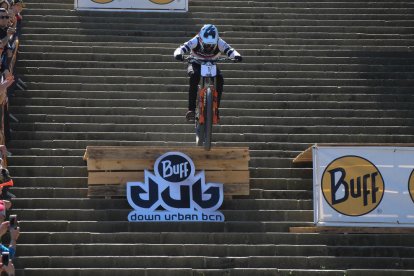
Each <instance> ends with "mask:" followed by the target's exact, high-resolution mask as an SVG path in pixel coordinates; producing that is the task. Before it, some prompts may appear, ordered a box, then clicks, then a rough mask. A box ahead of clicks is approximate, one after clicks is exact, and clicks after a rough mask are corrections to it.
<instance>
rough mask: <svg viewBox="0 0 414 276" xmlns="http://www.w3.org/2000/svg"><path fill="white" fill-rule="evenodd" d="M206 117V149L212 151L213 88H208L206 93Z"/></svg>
mask: <svg viewBox="0 0 414 276" xmlns="http://www.w3.org/2000/svg"><path fill="white" fill-rule="evenodd" d="M204 116H205V117H204V118H205V122H204V149H205V150H210V149H211V140H212V137H213V91H212V90H211V87H208V88H207V91H206V102H205V109H204Z"/></svg>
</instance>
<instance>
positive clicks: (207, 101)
mask: <svg viewBox="0 0 414 276" xmlns="http://www.w3.org/2000/svg"><path fill="white" fill-rule="evenodd" d="M186 60H187V61H188V62H195V63H198V64H200V65H201V82H200V85H199V88H198V93H197V109H196V119H195V133H196V144H197V146H204V149H205V150H207V151H208V150H210V149H211V141H212V136H213V125H214V124H217V123H218V92H217V90H216V85H215V84H216V76H217V66H216V64H217V63H218V62H221V61H231V60H232V59H230V58H226V57H219V58H215V59H202V58H196V57H193V56H190V57H187V58H186Z"/></svg>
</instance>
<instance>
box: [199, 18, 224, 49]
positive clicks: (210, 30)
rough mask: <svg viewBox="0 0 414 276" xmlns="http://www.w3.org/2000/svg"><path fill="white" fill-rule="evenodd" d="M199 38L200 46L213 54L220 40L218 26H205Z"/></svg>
mask: <svg viewBox="0 0 414 276" xmlns="http://www.w3.org/2000/svg"><path fill="white" fill-rule="evenodd" d="M198 36H199V40H200V45H201V47H202V49H203V50H204V51H206V52H211V51H213V50H214V49H216V47H217V42H218V40H219V33H218V30H217V27H216V26H214V25H212V24H207V25H204V26H203V27H202V28H201V30H200V33H199V35H198Z"/></svg>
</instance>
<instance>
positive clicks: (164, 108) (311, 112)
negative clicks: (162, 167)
mask: <svg viewBox="0 0 414 276" xmlns="http://www.w3.org/2000/svg"><path fill="white" fill-rule="evenodd" d="M204 23H213V24H216V25H217V26H218V28H219V31H220V33H221V36H222V37H223V38H224V39H225V40H226V41H227V42H228V43H230V44H231V45H232V46H233V47H235V48H236V49H237V50H238V51H239V52H240V53H241V54H242V55H243V56H244V62H243V63H240V64H223V65H221V69H222V71H223V73H224V77H225V92H224V95H223V101H222V109H221V113H220V114H221V116H222V121H221V125H220V126H217V127H215V128H214V131H215V134H214V141H215V143H214V146H248V147H250V155H251V161H250V165H249V167H250V174H251V194H250V196H245V197H236V198H234V199H233V200H225V202H224V204H223V208H222V209H223V213H224V214H225V216H226V219H227V222H225V223H216V224H214V223H168V224H166V223H140V224H138V223H128V222H127V221H126V217H127V214H128V212H129V210H130V209H131V208H130V207H129V205H128V203H127V202H126V200H125V199H89V198H87V178H86V177H87V170H86V164H85V162H84V161H83V160H82V156H83V154H84V152H85V148H86V146H88V145H141V146H149V145H162V146H165V145H171V146H177V145H178V146H179V145H182V146H189V145H193V143H194V142H193V141H194V134H193V127H192V125H189V124H186V123H185V120H184V114H185V111H186V106H187V93H186V91H187V78H186V73H185V69H184V68H185V66H184V64H180V63H178V62H175V61H174V60H173V57H172V53H173V51H174V49H175V48H176V47H178V45H179V44H180V43H183V42H184V41H186V40H187V39H189V38H191V37H192V36H193V35H194V34H195V33H196V32H197V31H198V30H199V28H200V27H201V26H202V25H203V24H204ZM413 26H414V2H411V1H408V0H403V1H385V0H375V1H370V2H365V1H356V0H348V1H343V0H338V1H331V0H318V1H314V0H312V1H301V0H295V1H293V0H292V1H283V2H282V1H270V0H260V1H242V0H232V1H218V0H210V1H201V0H190V12H189V13H174V14H169V13H139V14H136V13H118V12H77V11H74V10H73V1H71V0H45V1H35V0H27V9H26V10H25V11H24V26H23V35H22V37H21V40H22V46H21V50H20V55H19V61H18V63H17V66H18V68H17V72H18V74H19V75H20V76H21V77H22V78H23V80H24V81H25V82H26V83H27V85H28V89H27V91H16V92H15V95H14V96H13V97H12V98H11V99H10V102H11V107H10V110H11V113H12V114H13V115H14V116H15V117H16V118H18V120H19V122H18V123H17V122H14V123H12V130H13V132H12V138H13V140H12V141H11V142H10V144H9V145H8V149H9V151H11V152H12V153H13V156H11V157H10V158H9V164H10V166H9V169H10V172H11V175H12V176H13V177H14V179H15V187H14V188H13V189H12V192H13V193H15V194H16V195H17V199H15V200H14V210H13V213H16V214H17V215H18V217H19V218H20V221H21V228H22V229H23V234H22V235H21V239H20V243H19V247H18V257H17V259H16V261H15V265H16V267H17V268H18V273H17V275H22V276H39V275H44V276H49V275H60V276H86V275H103V276H105V275H120V276H124V275H125V276H126V275H134V276H135V275H138V276H139V275H145V276H154V275H165V276H171V275H174V276H187V275H188V276H190V275H191V276H195V275H197V276H198V275H199V276H201V275H205V276H210V275H213V276H214V275H231V276H244V275H246V276H255V275H327V276H328V275H329V276H331V275H333V276H336V275H338V276H339V275H340V276H343V275H351V276H352V275H354V276H355V275H380V276H381V275H414V257H413V256H414V248H413V247H412V244H413V243H412V242H414V235H412V234H297V233H289V227H291V226H311V225H312V221H313V211H312V209H313V206H312V179H311V177H312V172H311V169H310V167H308V166H306V167H297V166H296V167H295V166H293V165H292V159H293V158H294V157H295V156H296V155H297V154H299V153H300V152H301V151H303V150H304V149H306V148H307V147H308V146H309V145H311V144H313V143H321V142H324V143H326V142H327V143H337V142H339V143H413V142H414V111H413V110H414V109H413V107H414V97H413V95H412V91H413V88H414V65H413V64H414V49H413V47H414V32H413V30H414V27H413Z"/></svg>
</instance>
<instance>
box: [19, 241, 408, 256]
mask: <svg viewBox="0 0 414 276" xmlns="http://www.w3.org/2000/svg"><path fill="white" fill-rule="evenodd" d="M19 250H24V252H25V256H27V257H28V256H33V257H35V256H54V257H55V256H102V257H105V256H108V253H109V252H111V254H114V255H115V256H131V255H132V256H184V255H187V256H210V257H229V256H232V257H244V256H303V255H306V256H332V255H333V256H338V257H339V256H340V257H347V256H355V257H357V256H360V257H366V256H372V257H394V258H395V257H399V258H411V257H412V256H413V253H414V252H413V251H414V249H413V248H412V247H397V246H396V247H380V246H367V247H355V246H346V247H343V246H325V245H308V246H306V245H303V246H297V245H270V244H269V245H212V244H181V245H180V246H178V247H177V245H176V244H141V243H139V244H123V245H120V244H117V243H115V244H111V243H106V244H53V245H51V244H37V245H20V246H19ZM97 254H99V255H97ZM111 256H112V255H111Z"/></svg>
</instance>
